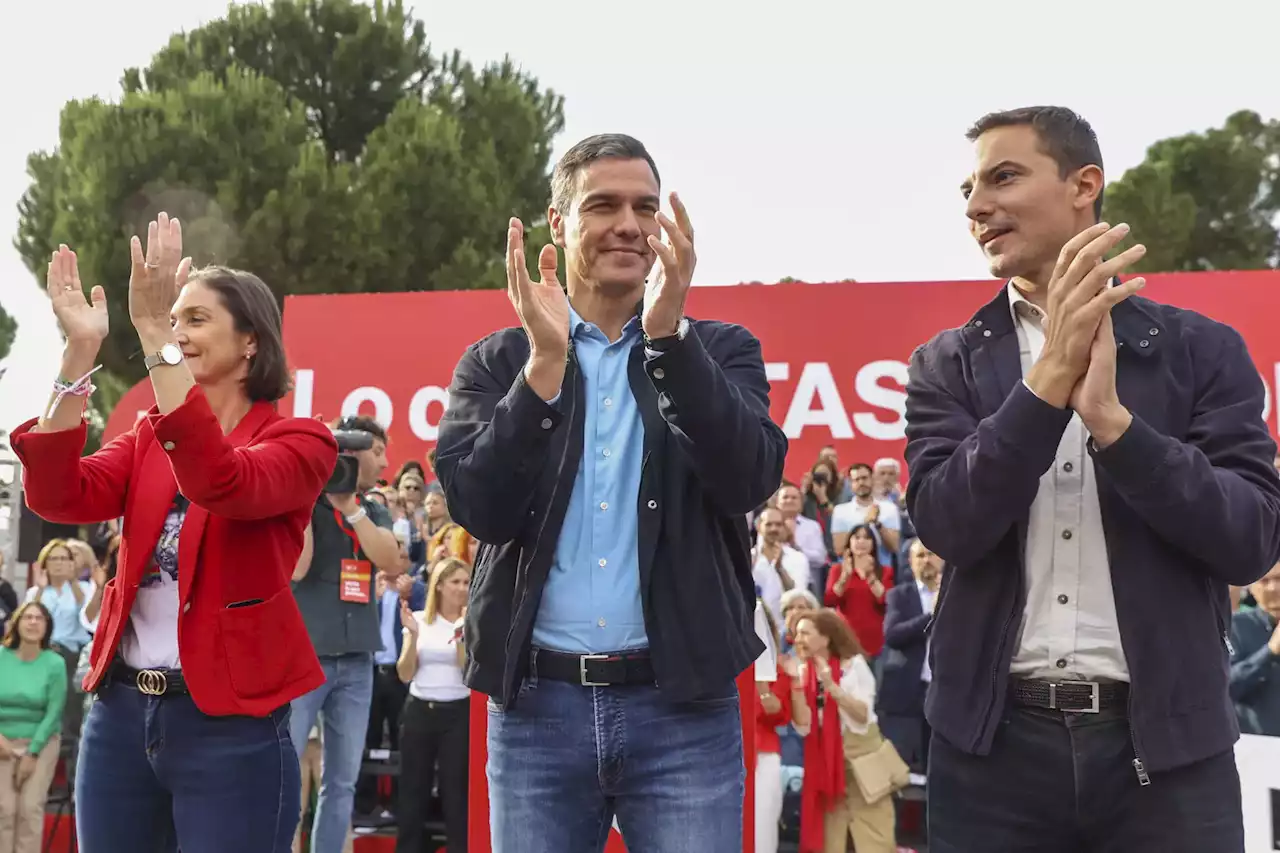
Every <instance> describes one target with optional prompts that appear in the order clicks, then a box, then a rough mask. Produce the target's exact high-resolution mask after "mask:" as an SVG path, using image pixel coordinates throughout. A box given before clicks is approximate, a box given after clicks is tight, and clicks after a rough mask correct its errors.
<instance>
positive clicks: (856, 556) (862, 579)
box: [824, 524, 893, 665]
mask: <svg viewBox="0 0 1280 853" xmlns="http://www.w3.org/2000/svg"><path fill="white" fill-rule="evenodd" d="M876 553H877V547H876V537H875V534H874V533H873V532H872V530H871V527H870V526H868V525H866V524H859V525H858V526H857V527H855V528H853V530H851V531H850V532H849V544H848V545H846V546H845V551H844V555H843V557H842V558H841V560H840V562H838V563H835V564H834V565H832V567H831V571H829V572H828V573H827V594H826V596H825V602H824V603H825V604H826V605H827V606H828V607H831V608H833V609H835V610H837V611H839V613H840V615H841V616H843V617H844V619H845V621H846V622H848V623H849V627H850V628H852V629H853V632H854V634H856V635H857V636H858V642H859V644H861V646H862V649H863V654H864V655H865V656H866V657H867V659H868V661H869V662H870V663H872V664H873V665H874V663H875V659H876V657H878V656H879V654H880V650H881V649H883V648H884V596H885V592H886V590H887V589H888V588H889V587H891V586H893V568H892V567H891V566H881V565H880V564H879V563H878V562H877V560H876Z"/></svg>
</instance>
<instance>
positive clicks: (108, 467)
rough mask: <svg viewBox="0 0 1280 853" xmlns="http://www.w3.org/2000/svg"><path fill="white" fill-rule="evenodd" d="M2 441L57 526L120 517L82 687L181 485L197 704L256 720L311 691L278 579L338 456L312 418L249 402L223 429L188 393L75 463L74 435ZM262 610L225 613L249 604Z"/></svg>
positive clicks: (190, 671) (309, 654)
mask: <svg viewBox="0 0 1280 853" xmlns="http://www.w3.org/2000/svg"><path fill="white" fill-rule="evenodd" d="M35 424H36V421H35V420H31V421H27V422H26V423H24V424H23V425H22V426H20V427H18V429H16V430H14V431H13V433H12V434H11V435H10V444H11V446H12V447H13V451H14V453H15V454H17V456H18V458H19V459H20V460H21V461H22V465H23V488H24V490H25V491H26V500H27V505H28V506H29V507H31V509H32V510H33V511H34V512H35V513H36V514H37V515H39V516H40V517H42V518H45V519H47V520H49V521H54V522H58V523H62V524H92V523H96V522H100V521H105V520H107V519H110V518H118V517H120V516H122V515H123V516H124V526H123V528H122V530H123V535H122V538H121V543H120V552H119V554H118V560H117V574H116V577H115V578H114V579H113V580H111V581H109V582H108V583H107V585H106V588H105V589H104V591H103V596H102V612H101V613H100V614H99V616H98V630H97V633H96V635H95V637H94V642H93V654H92V660H91V666H90V670H89V674H88V675H87V676H85V679H84V689H85V690H86V691H89V690H94V689H95V688H97V686H98V684H99V683H100V682H101V681H102V677H103V675H104V673H105V672H106V670H107V667H108V666H109V665H110V664H111V662H112V661H113V660H114V659H115V655H116V648H117V647H118V646H119V644H120V637H121V634H122V633H123V632H124V628H125V626H126V625H127V624H128V619H129V613H130V611H131V610H132V608H133V601H134V598H135V597H136V595H137V590H138V583H139V582H140V580H141V579H142V577H143V576H144V575H145V574H146V570H147V567H148V565H149V563H150V562H151V558H152V552H153V551H154V550H155V545H156V542H157V540H158V539H159V538H160V532H161V530H162V528H163V526H164V519H165V516H166V515H167V514H168V511H169V506H170V504H172V502H173V499H174V496H175V495H176V494H177V492H178V489H179V487H181V490H182V494H183V495H185V496H186V497H187V498H188V499H189V500H190V501H191V504H190V506H189V508H188V510H187V516H186V520H185V521H184V522H183V525H182V532H181V534H180V536H179V539H178V595H179V600H180V603H181V610H180V615H179V617H178V647H179V649H180V654H181V656H182V672H183V677H184V678H185V680H186V682H187V685H188V687H189V689H190V691H191V698H192V699H193V700H195V703H196V706H197V707H199V708H200V710H201V711H203V712H204V713H206V714H211V715H214V716H228V715H233V714H243V715H248V716H255V717H263V716H266V715H267V714H269V713H270V712H271V711H273V710H274V709H276V708H279V707H280V706H281V705H283V704H285V703H286V702H289V701H290V700H292V699H294V698H296V697H298V696H301V695H302V694H303V693H306V692H308V691H310V690H314V689H315V688H317V687H319V686H320V685H321V684H323V683H324V674H323V671H322V670H321V669H320V663H319V661H318V660H317V659H316V655H315V652H314V651H313V649H312V646H311V641H310V639H309V638H308V636H307V629H306V626H305V625H304V624H303V621H302V614H301V613H300V612H299V611H298V606H297V604H295V603H294V600H293V592H292V590H291V588H290V585H289V581H290V578H291V577H292V575H293V570H294V567H295V565H296V564H297V561H298V555H299V554H300V553H301V552H302V537H303V531H304V530H305V529H306V526H307V523H308V522H309V521H310V520H311V509H312V506H313V505H314V504H315V500H316V498H317V497H318V496H319V494H320V490H321V489H322V488H323V486H324V484H325V482H326V481H327V480H328V478H329V475H330V473H332V471H333V466H334V462H335V460H336V458H337V452H338V448H337V444H336V443H335V442H334V439H333V436H332V434H331V433H330V432H329V430H328V429H327V428H326V427H325V426H324V425H323V424H321V423H319V422H317V421H312V420H305V419H301V418H284V417H281V416H280V415H279V414H278V413H277V412H276V411H275V408H274V407H273V406H272V405H271V404H270V403H255V404H254V406H253V408H252V409H250V410H249V413H248V414H246V415H245V416H244V418H243V419H242V420H241V421H240V423H239V424H238V425H237V426H236V428H235V429H234V430H233V431H232V432H231V434H230V435H223V433H222V427H221V426H219V424H218V421H217V418H216V417H215V416H214V414H213V411H212V410H211V409H210V408H209V403H208V400H206V399H205V396H204V392H203V391H202V390H200V388H199V387H198V386H197V387H196V388H193V389H192V390H191V392H190V393H189V394H188V395H187V399H186V400H185V401H183V403H182V405H180V406H179V407H178V408H176V409H174V410H173V411H172V412H170V413H169V414H167V415H161V414H159V413H158V411H157V410H156V409H155V408H153V409H152V410H151V411H150V413H148V414H147V415H146V416H144V417H142V418H140V419H139V420H138V422H137V424H136V425H135V426H134V428H133V430H132V431H130V432H128V433H125V434H124V435H121V436H119V437H117V438H115V439H113V440H112V441H110V442H108V443H107V444H106V445H105V446H104V447H103V448H102V449H101V450H99V451H98V452H97V453H94V454H93V455H92V456H87V457H83V458H82V457H81V455H80V454H81V452H82V451H83V449H84V440H85V427H84V426H83V425H81V426H80V428H79V429H72V430H64V431H61V432H52V433H33V432H31V428H32V427H33V426H35ZM255 599H256V600H259V601H261V602H262V603H260V604H252V605H248V606H240V607H233V608H230V609H228V607H227V605H228V604H232V603H236V602H244V601H250V600H255Z"/></svg>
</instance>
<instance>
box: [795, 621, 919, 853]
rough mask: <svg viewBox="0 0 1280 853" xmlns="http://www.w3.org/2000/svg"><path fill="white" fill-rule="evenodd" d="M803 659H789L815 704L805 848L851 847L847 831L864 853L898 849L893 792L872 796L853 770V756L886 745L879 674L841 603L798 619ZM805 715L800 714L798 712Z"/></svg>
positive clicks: (808, 748) (809, 730)
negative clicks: (879, 710) (872, 798)
mask: <svg viewBox="0 0 1280 853" xmlns="http://www.w3.org/2000/svg"><path fill="white" fill-rule="evenodd" d="M795 651H796V653H797V654H798V655H799V658H800V659H799V661H798V662H792V663H789V664H788V666H789V667H790V668H791V669H792V670H793V675H794V677H795V679H796V682H797V684H798V685H799V686H800V688H801V690H802V692H803V696H804V700H805V703H806V704H807V705H808V706H809V718H810V724H809V725H808V726H799V725H797V726H796V729H797V731H800V734H801V735H803V736H804V785H803V787H802V788H801V798H800V849H801V850H803V851H806V853H807V851H819V850H821V851H824V852H825V853H844V850H845V843H846V842H845V836H846V834H848V835H849V836H850V837H852V838H853V849H854V850H855V851H857V853H894V851H895V850H896V849H897V843H896V842H895V840H894V820H895V818H894V810H893V798H892V797H891V796H887V795H886V796H883V797H880V798H879V799H878V800H876V801H875V802H873V803H868V802H867V800H866V798H865V797H863V795H862V792H861V790H860V789H859V787H858V781H857V779H856V778H855V777H854V774H853V764H852V762H853V759H855V758H858V757H860V756H863V755H868V754H870V753H873V752H875V751H876V750H877V749H879V748H880V745H881V743H882V742H883V741H884V738H883V737H881V735H880V728H879V726H877V725H876V711H875V704H876V679H875V676H874V675H873V674H872V672H871V667H870V666H869V665H868V663H867V660H866V657H865V656H864V655H863V652H862V646H861V645H859V643H858V638H857V635H855V634H854V633H853V629H851V628H850V627H849V623H847V622H846V621H845V620H844V617H843V616H841V615H840V614H839V613H837V612H836V611H835V610H831V609H829V608H824V609H822V610H814V611H810V612H809V613H806V614H805V615H804V616H802V617H801V618H800V619H799V621H798V622H797V623H796V638H795ZM797 716H799V715H797Z"/></svg>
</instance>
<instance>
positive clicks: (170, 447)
mask: <svg viewBox="0 0 1280 853" xmlns="http://www.w3.org/2000/svg"><path fill="white" fill-rule="evenodd" d="M160 446H161V447H163V448H164V449H165V450H173V448H175V447H177V445H176V444H174V443H173V442H172V441H166V442H165V443H164V444H162V445H160Z"/></svg>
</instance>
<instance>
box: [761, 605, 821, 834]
mask: <svg viewBox="0 0 1280 853" xmlns="http://www.w3.org/2000/svg"><path fill="white" fill-rule="evenodd" d="M756 600H757V602H758V607H759V608H760V610H761V612H763V613H764V618H765V621H766V622H768V623H769V630H770V631H771V632H773V642H772V643H771V644H768V645H769V648H770V649H777V648H781V645H780V642H779V641H780V639H781V638H780V637H779V635H778V626H777V624H776V623H775V622H774V621H773V615H772V614H771V613H770V612H769V608H767V607H765V606H764V603H763V602H762V601H760V600H759V599H756ZM785 665H786V663H785V661H784V660H782V659H781V656H780V660H779V661H778V679H777V681H772V682H770V681H757V682H756V703H755V705H756V800H755V815H756V847H755V850H756V853H778V822H779V821H780V820H781V819H782V742H781V740H780V739H779V738H778V727H779V726H785V725H787V724H789V723H792V722H794V723H795V724H796V725H797V726H807V725H809V706H808V705H806V704H805V702H804V693H803V692H802V691H801V689H800V683H799V682H797V681H795V680H794V679H792V677H791V676H790V675H788V674H787V673H786V671H785V670H784V666H785ZM793 691H794V695H793Z"/></svg>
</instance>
